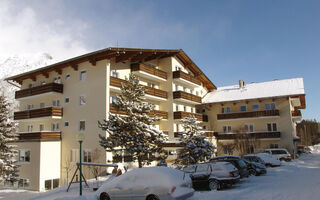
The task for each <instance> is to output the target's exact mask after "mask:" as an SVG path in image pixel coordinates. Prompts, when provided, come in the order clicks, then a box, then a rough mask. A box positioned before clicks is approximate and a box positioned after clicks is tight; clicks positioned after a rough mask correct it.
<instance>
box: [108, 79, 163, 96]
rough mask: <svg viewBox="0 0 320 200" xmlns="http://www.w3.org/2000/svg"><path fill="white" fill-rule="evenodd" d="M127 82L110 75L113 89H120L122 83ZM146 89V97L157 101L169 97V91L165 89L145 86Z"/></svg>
mask: <svg viewBox="0 0 320 200" xmlns="http://www.w3.org/2000/svg"><path fill="white" fill-rule="evenodd" d="M122 83H126V80H123V79H120V78H116V77H112V76H111V77H110V86H111V87H113V88H111V89H115V90H116V91H120V88H121V84H122ZM144 88H145V90H146V97H147V98H149V99H152V100H157V101H159V100H160V101H165V100H167V99H168V93H167V92H166V91H163V90H159V89H156V88H152V87H149V86H144Z"/></svg>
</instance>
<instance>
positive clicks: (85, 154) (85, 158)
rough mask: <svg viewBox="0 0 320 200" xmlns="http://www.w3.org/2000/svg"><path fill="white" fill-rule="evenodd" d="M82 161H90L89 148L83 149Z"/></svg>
mask: <svg viewBox="0 0 320 200" xmlns="http://www.w3.org/2000/svg"><path fill="white" fill-rule="evenodd" d="M83 162H92V158H91V150H83Z"/></svg>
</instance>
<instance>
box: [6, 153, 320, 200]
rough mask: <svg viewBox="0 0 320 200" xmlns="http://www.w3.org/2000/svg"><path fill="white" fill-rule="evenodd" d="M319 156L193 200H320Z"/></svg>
mask: <svg viewBox="0 0 320 200" xmlns="http://www.w3.org/2000/svg"><path fill="white" fill-rule="evenodd" d="M319 197H320V153H313V154H306V155H303V156H301V157H300V158H299V159H296V160H294V161H292V162H289V163H283V166H281V167H276V168H268V173H267V174H266V175H264V176H259V177H250V178H247V179H243V180H242V181H241V183H239V184H237V185H235V186H234V187H233V188H230V189H226V190H222V191H214V192H208V191H201V192H196V193H195V194H194V196H193V197H192V198H190V200H199V199H201V200H211V199H212V200H222V199H223V200H225V199H228V200H233V199H236V200H242V199H243V200H247V199H255V200H270V199H272V200H289V199H290V200H301V199H308V200H318V199H320V198H319ZM0 199H6V200H18V199H30V200H49V199H50V200H54V199H56V200H76V199H85V200H94V199H95V197H94V192H92V191H90V190H89V189H85V191H84V196H83V198H78V187H77V185H73V186H72V188H71V191H70V192H69V193H67V192H65V188H59V189H57V190H54V191H50V192H46V193H40V194H39V193H35V192H27V191H20V192H14V191H8V190H4V191H0Z"/></svg>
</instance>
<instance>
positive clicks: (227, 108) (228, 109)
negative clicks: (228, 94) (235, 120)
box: [221, 106, 231, 113]
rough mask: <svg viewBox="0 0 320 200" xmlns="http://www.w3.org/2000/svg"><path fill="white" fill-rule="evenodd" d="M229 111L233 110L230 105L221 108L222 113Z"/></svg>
mask: <svg viewBox="0 0 320 200" xmlns="http://www.w3.org/2000/svg"><path fill="white" fill-rule="evenodd" d="M229 112H231V109H230V107H229V106H227V107H222V108H221V113H229Z"/></svg>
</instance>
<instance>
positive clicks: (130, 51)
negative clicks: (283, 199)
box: [6, 47, 216, 91]
mask: <svg viewBox="0 0 320 200" xmlns="http://www.w3.org/2000/svg"><path fill="white" fill-rule="evenodd" d="M171 56H175V57H176V58H178V59H179V60H180V61H181V62H182V63H183V64H184V67H186V68H188V69H189V70H190V71H191V72H192V73H193V74H194V75H195V76H196V77H197V78H198V79H199V80H200V81H201V82H202V83H203V85H204V87H206V88H207V89H208V90H209V91H212V90H214V89H216V86H215V85H214V84H213V83H212V82H211V81H210V79H209V78H208V77H207V76H206V75H205V74H204V73H203V72H202V71H201V69H200V68H199V67H198V66H197V65H196V64H195V63H194V62H193V61H192V60H191V58H190V57H189V56H188V55H187V54H186V53H185V52H184V51H183V50H182V49H140V48H120V47H109V48H106V49H101V50H98V51H94V52H91V53H88V54H84V55H81V56H78V57H74V58H70V59H67V60H64V61H62V62H58V63H55V64H52V65H49V66H45V67H42V68H39V69H36V70H33V71H29V72H26V73H23V74H19V75H16V76H12V77H8V78H6V80H12V81H16V82H18V83H20V84H21V83H22V81H23V80H25V79H28V78H31V79H35V76H37V75H39V74H43V75H44V76H46V77H47V76H48V73H49V72H51V71H56V72H58V73H59V74H61V70H62V69H63V68H65V67H72V68H74V69H75V70H77V69H78V64H80V63H82V62H86V61H89V62H90V63H92V65H95V63H96V62H97V61H100V60H103V59H111V58H114V59H115V62H124V61H129V60H130V61H131V62H143V61H149V60H153V59H161V58H166V57H171Z"/></svg>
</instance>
